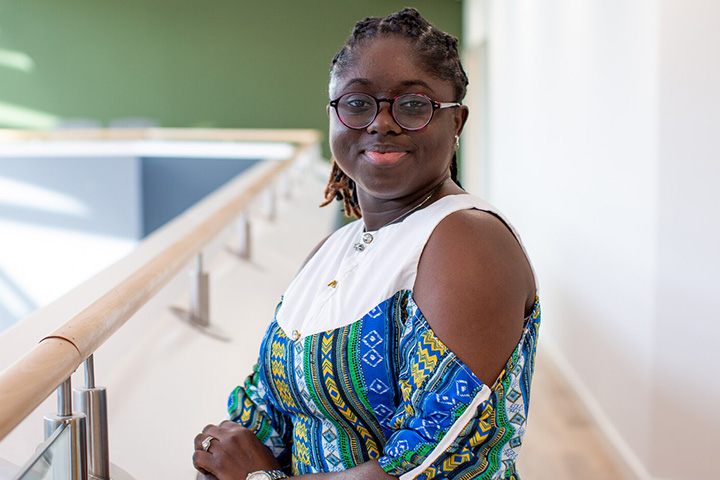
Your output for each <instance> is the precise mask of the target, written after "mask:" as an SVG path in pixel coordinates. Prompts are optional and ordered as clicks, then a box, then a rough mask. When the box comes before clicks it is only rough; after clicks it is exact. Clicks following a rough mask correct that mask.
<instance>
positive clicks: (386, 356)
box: [228, 195, 540, 479]
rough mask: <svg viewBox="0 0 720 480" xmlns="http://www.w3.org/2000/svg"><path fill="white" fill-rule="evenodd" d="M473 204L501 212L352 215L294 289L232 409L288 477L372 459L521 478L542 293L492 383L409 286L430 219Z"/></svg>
mask: <svg viewBox="0 0 720 480" xmlns="http://www.w3.org/2000/svg"><path fill="white" fill-rule="evenodd" d="M465 208H478V209H482V210H486V211H490V212H492V213H494V214H496V215H498V216H499V217H500V218H502V216H501V215H500V214H499V213H497V212H496V211H495V210H494V209H493V208H492V207H491V206H490V205H488V204H486V203H485V202H483V201H482V200H479V199H477V198H475V197H472V196H470V195H453V196H448V197H443V198H441V199H440V200H438V201H437V202H435V203H433V204H431V205H430V206H428V207H427V208H425V209H422V210H419V211H417V212H415V213H413V214H412V215H410V216H409V217H407V218H406V219H405V220H404V221H403V222H401V223H398V224H394V225H390V226H387V227H383V229H381V230H379V231H377V232H371V238H370V239H368V237H367V236H364V234H363V231H362V228H363V225H362V222H355V223H353V224H350V225H348V226H346V227H344V228H342V229H340V230H339V231H338V232H336V233H335V234H333V235H332V236H331V237H330V238H329V239H328V240H327V241H326V242H325V244H324V245H323V247H322V248H321V249H320V250H319V251H318V252H317V253H316V254H315V255H314V256H313V258H312V259H311V260H310V261H309V262H308V264H307V265H306V266H305V267H304V268H303V270H302V271H301V272H300V273H299V274H298V276H297V277H296V279H295V280H294V281H293V283H292V284H291V286H290V287H289V288H288V290H287V291H286V293H285V295H284V297H283V301H282V302H281V303H280V305H278V308H277V310H276V315H275V319H274V320H273V322H272V323H271V325H270V327H269V328H268V330H267V332H266V335H265V337H264V339H263V342H262V345H261V348H260V359H259V362H258V364H257V365H256V367H255V369H254V372H253V374H252V375H250V376H249V377H248V379H247V380H246V382H245V384H244V386H241V387H237V388H236V389H235V390H234V391H233V392H232V394H231V395H230V398H229V402H228V411H229V414H230V418H231V419H232V420H234V421H236V422H238V423H240V424H242V425H244V426H246V427H248V428H250V429H251V430H253V431H254V432H255V433H256V435H257V436H258V437H259V438H260V440H262V441H263V442H264V443H265V444H266V445H267V446H268V447H270V449H271V450H272V451H273V452H274V454H275V455H276V457H278V459H279V460H280V462H281V464H282V465H284V466H285V468H286V470H287V471H290V472H292V474H293V475H299V474H304V473H315V472H332V471H341V470H345V469H348V468H352V467H354V466H356V465H359V464H361V463H363V462H366V461H368V460H375V459H377V460H379V462H380V465H381V467H382V468H383V469H384V470H385V471H386V472H388V473H390V474H391V475H395V476H398V477H400V478H402V479H406V478H407V479H410V478H418V479H431V478H437V479H440V478H448V479H476V478H479V479H519V476H518V474H517V472H516V468H515V460H516V458H517V455H518V452H519V449H520V446H521V444H522V437H523V434H524V432H525V425H526V419H527V409H528V401H529V398H530V381H531V379H532V372H533V365H534V358H535V349H536V342H537V334H538V327H539V324H540V307H539V303H538V301H537V299H536V301H535V305H534V307H533V310H532V313H531V315H529V316H528V317H527V318H526V319H525V328H524V331H523V335H522V338H521V339H520V341H519V343H518V345H517V347H516V348H515V350H514V352H513V353H512V355H511V357H510V358H509V359H508V361H507V364H506V367H505V369H504V370H503V372H502V373H501V374H500V376H499V377H498V379H497V380H496V381H495V383H494V384H493V385H485V384H483V383H482V382H481V381H480V380H479V379H478V378H477V377H476V376H475V375H474V374H473V372H472V371H471V370H470V369H469V368H468V367H467V366H465V365H464V364H463V363H462V362H461V361H460V360H459V359H458V358H457V357H456V356H455V355H454V354H453V353H452V352H451V351H450V350H449V349H448V348H447V347H446V346H445V345H444V344H443V343H442V342H441V341H440V340H439V339H438V338H437V337H436V336H435V334H434V333H433V331H432V329H431V328H430V326H429V324H428V323H427V321H426V320H425V317H424V316H423V314H422V312H421V311H420V309H419V308H418V306H417V305H416V303H415V301H414V300H413V296H412V285H413V283H414V279H415V275H416V272H417V263H418V261H419V258H420V254H421V253H422V247H423V246H424V245H425V243H426V242H427V239H428V238H429V236H430V234H431V233H432V230H433V229H434V228H435V226H436V225H437V224H438V223H439V222H440V221H441V220H442V219H443V218H445V217H446V216H447V215H449V214H450V213H452V212H454V211H458V210H461V209H465ZM506 224H507V225H508V227H509V228H510V229H511V230H512V227H510V224H509V223H507V222H506ZM367 240H369V242H368V241H367ZM356 244H362V245H363V248H355V245H356Z"/></svg>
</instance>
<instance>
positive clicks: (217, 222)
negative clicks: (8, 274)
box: [0, 132, 319, 440]
mask: <svg viewBox="0 0 720 480" xmlns="http://www.w3.org/2000/svg"><path fill="white" fill-rule="evenodd" d="M316 133H317V132H316ZM240 136H241V135H239V134H238V135H237V136H236V137H235V138H239V137H240ZM280 137H281V138H283V139H285V140H282V141H287V138H290V137H291V135H280V136H279V137H271V136H270V135H265V140H264V141H270V140H271V139H272V140H275V141H278V138H280ZM198 138H200V137H197V138H196V139H198ZM295 138H296V141H297V138H302V139H303V141H301V142H297V143H299V144H300V145H299V146H298V147H297V148H296V149H295V151H294V153H293V155H292V156H291V157H290V158H288V159H287V160H282V161H265V162H262V163H261V164H260V165H257V166H255V167H253V169H254V171H255V172H258V169H259V173H257V176H258V178H257V179H256V180H255V181H254V182H253V183H252V184H251V185H250V186H249V187H247V188H244V189H243V191H242V192H239V193H238V194H236V195H234V196H233V197H232V198H231V199H230V200H229V201H227V202H226V203H225V204H224V205H223V206H222V207H220V208H219V209H217V210H216V211H215V212H214V213H212V214H211V215H209V216H208V217H207V218H206V219H205V220H203V221H199V222H197V225H195V226H194V227H193V228H192V229H191V230H190V232H189V233H187V234H186V235H184V236H183V237H182V238H180V239H179V240H177V241H176V242H175V243H173V244H171V245H169V246H168V247H167V248H165V249H164V250H162V251H160V252H159V253H158V254H157V255H155V256H154V257H153V258H152V259H150V260H149V261H148V262H147V263H145V264H144V265H143V266H142V267H140V268H139V269H137V270H136V271H135V272H134V273H132V274H130V275H129V276H128V277H127V278H125V280H123V281H121V282H120V283H118V284H117V285H116V286H115V287H113V288H112V289H111V290H110V291H109V292H107V293H106V294H104V295H103V296H102V297H100V298H99V299H98V300H97V301H95V302H94V303H92V304H91V305H90V306H89V307H87V308H86V309H85V310H83V311H82V312H80V313H79V314H78V315H76V316H74V317H73V318H71V319H70V320H69V321H67V322H66V323H64V324H63V325H61V326H60V327H59V328H57V329H56V330H55V331H53V332H52V333H51V334H49V335H48V336H46V337H45V338H43V339H42V340H41V341H40V343H39V344H38V345H37V346H36V347H35V348H33V349H32V350H30V351H29V352H28V353H26V354H25V355H24V356H22V357H21V358H20V359H18V360H17V361H16V362H15V363H13V364H12V365H11V366H9V367H8V368H6V369H5V370H4V371H3V372H1V373H0V440H2V439H3V438H4V437H5V436H6V435H7V434H8V433H10V432H11V431H12V430H13V429H14V428H15V427H16V426H17V425H19V424H20V422H22V421H23V420H24V419H25V417H27V416H28V415H29V414H30V413H31V412H32V411H33V410H34V409H35V408H37V407H38V406H39V405H40V404H41V403H42V402H43V401H44V400H45V399H46V398H47V397H48V396H49V395H50V394H52V393H53V392H54V391H55V390H56V389H57V388H58V387H59V386H60V385H61V384H62V383H63V382H64V381H65V380H66V379H67V378H68V377H69V376H70V375H72V373H73V372H74V371H75V370H76V369H77V368H78V367H79V366H80V364H81V363H82V362H83V361H84V360H85V359H86V358H87V357H88V356H89V355H91V354H92V353H93V352H94V351H95V350H96V349H97V348H98V347H100V346H101V345H102V344H103V343H104V342H105V341H106V340H107V339H108V338H110V337H111V336H112V335H113V333H114V332H115V331H117V330H118V329H119V328H120V327H121V326H122V325H123V324H124V323H125V322H126V321H127V320H128V319H129V318H130V317H131V316H132V315H133V314H134V313H135V312H136V311H137V310H138V309H139V308H140V307H142V306H143V305H144V304H145V303H147V302H148V300H150V299H151V298H152V297H153V296H154V295H155V294H156V293H157V292H158V291H159V290H160V289H161V288H162V287H163V286H165V285H166V284H167V283H168V282H170V280H172V278H173V277H174V276H175V275H177V273H179V272H180V271H181V270H182V269H183V268H184V267H185V266H186V265H187V264H188V262H189V261H190V260H191V259H192V258H193V257H194V256H195V255H197V254H198V253H199V252H200V251H201V250H202V248H203V247H204V246H205V245H207V244H208V243H210V241H211V240H212V239H213V238H214V237H215V236H217V235H218V234H219V233H220V232H221V231H222V230H223V229H224V228H225V227H226V226H227V225H228V224H229V223H230V222H232V221H233V220H234V219H235V218H237V216H238V215H239V214H240V213H241V212H242V211H243V210H245V209H247V208H248V206H249V205H250V203H251V202H252V201H253V199H254V198H255V197H256V196H257V195H258V194H259V193H260V192H261V191H262V190H263V189H264V188H266V187H267V186H268V185H269V184H270V183H271V182H272V181H273V179H274V178H275V177H276V176H277V175H278V174H279V173H280V172H281V171H282V170H284V169H285V168H287V167H288V166H289V165H290V164H291V163H292V161H293V160H294V159H295V158H297V157H298V156H299V155H301V154H303V153H304V152H305V151H306V150H307V149H309V148H310V147H311V146H312V145H313V144H314V143H315V142H316V141H317V139H318V138H319V134H316V135H310V134H302V135H299V136H298V137H295ZM205 139H207V137H205ZM308 140H309V141H308ZM240 177H241V176H239V177H236V179H235V180H234V181H233V182H236V181H239V180H241V178H240ZM233 182H231V183H233ZM227 187H230V188H231V186H230V185H228V186H227ZM222 188H226V187H222Z"/></svg>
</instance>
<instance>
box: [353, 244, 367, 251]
mask: <svg viewBox="0 0 720 480" xmlns="http://www.w3.org/2000/svg"><path fill="white" fill-rule="evenodd" d="M353 248H355V250H357V251H358V252H362V251H363V250H365V245H364V244H362V243H356V244H355V245H353Z"/></svg>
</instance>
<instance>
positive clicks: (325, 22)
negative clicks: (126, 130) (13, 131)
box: [0, 0, 462, 132]
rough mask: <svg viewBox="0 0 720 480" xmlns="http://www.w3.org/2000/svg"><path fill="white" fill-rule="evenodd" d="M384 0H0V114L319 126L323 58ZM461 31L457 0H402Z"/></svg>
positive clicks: (8, 123)
mask: <svg viewBox="0 0 720 480" xmlns="http://www.w3.org/2000/svg"><path fill="white" fill-rule="evenodd" d="M407 4H408V2H407V1H392V0H372V1H371V0H366V1H344V0H302V1H292V0H286V1H280V0H256V1H250V0H207V1H198V0H164V1H162V0H122V1H118V0H113V1H111V0H65V1H57V0H0V126H2V127H21V128H27V127H35V128H47V127H50V126H51V125H52V123H53V122H54V121H55V120H56V119H58V118H68V117H70V118H73V117H83V118H92V119H96V120H99V121H101V122H103V124H105V125H107V123H108V122H109V121H110V120H111V119H114V118H122V117H149V118H153V119H156V120H158V121H159V122H160V124H161V125H162V126H166V127H237V128H318V129H321V130H322V131H323V132H324V131H326V129H327V117H326V114H325V105H326V103H327V94H326V86H327V78H328V67H329V63H330V60H331V58H332V56H333V55H334V53H335V52H336V51H337V50H338V49H339V48H340V46H341V45H342V43H343V42H344V40H345V39H346V37H347V36H348V35H349V33H350V30H351V28H352V25H353V24H354V22H355V21H356V20H359V19H361V18H363V17H365V16H371V15H385V14H387V13H390V12H392V11H395V10H399V9H401V8H403V7H404V6H407ZM412 6H414V7H416V8H417V9H418V10H420V12H421V13H423V15H424V16H426V18H428V19H429V20H430V21H432V22H433V23H435V24H436V25H437V26H438V27H440V28H441V29H443V30H446V31H448V32H450V33H452V34H454V35H456V36H458V37H459V36H460V33H461V32H460V28H461V8H462V4H461V2H459V1H457V0H422V1H420V0H417V1H414V2H412Z"/></svg>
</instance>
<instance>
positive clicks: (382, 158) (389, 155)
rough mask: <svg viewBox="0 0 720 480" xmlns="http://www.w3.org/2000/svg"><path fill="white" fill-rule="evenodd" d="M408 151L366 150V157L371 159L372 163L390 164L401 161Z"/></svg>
mask: <svg viewBox="0 0 720 480" xmlns="http://www.w3.org/2000/svg"><path fill="white" fill-rule="evenodd" d="M407 154H408V152H377V151H372V150H366V151H365V152H364V155H365V157H366V158H367V159H368V160H370V163H373V164H375V165H379V166H389V165H394V164H396V163H398V162H400V161H401V160H402V159H403V158H405V156H407Z"/></svg>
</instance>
